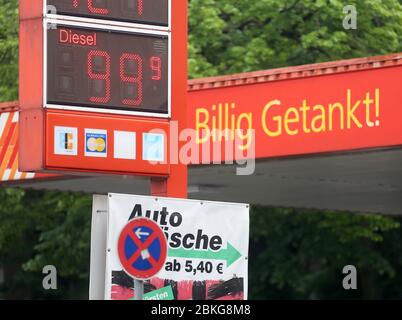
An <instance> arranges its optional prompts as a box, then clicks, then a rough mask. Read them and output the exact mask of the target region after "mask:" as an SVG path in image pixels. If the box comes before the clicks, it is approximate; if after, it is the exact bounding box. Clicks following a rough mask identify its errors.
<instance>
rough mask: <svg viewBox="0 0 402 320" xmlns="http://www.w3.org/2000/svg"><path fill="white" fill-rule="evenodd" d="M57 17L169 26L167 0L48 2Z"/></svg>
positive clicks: (75, 0)
mask: <svg viewBox="0 0 402 320" xmlns="http://www.w3.org/2000/svg"><path fill="white" fill-rule="evenodd" d="M47 4H48V5H51V6H54V7H55V8H56V10H57V15H63V16H67V17H82V18H92V19H103V20H113V21H121V22H128V23H140V24H149V25H157V26H165V27H167V26H168V25H169V5H170V3H169V0H48V1H47Z"/></svg>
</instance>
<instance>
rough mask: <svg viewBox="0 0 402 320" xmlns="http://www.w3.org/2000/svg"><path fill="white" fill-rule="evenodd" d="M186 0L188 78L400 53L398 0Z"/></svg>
mask: <svg viewBox="0 0 402 320" xmlns="http://www.w3.org/2000/svg"><path fill="white" fill-rule="evenodd" d="M352 3H353V4H355V5H356V9H357V13H358V28H357V30H345V29H344V28H343V24H342V22H343V19H344V17H345V15H344V13H343V8H344V6H345V5H346V4H349V2H347V1H346V2H345V1H342V0H313V1H311V0H258V1H256V0H251V1H250V0H248V1H247V0H190V23H189V28H190V45H189V52H190V61H189V66H190V76H191V77H204V76H213V75H220V74H230V73H236V72H246V71H254V70H262V69H268V68H275V67H282V66H290V65H299V64H307V63H316V62H323V61H331V60H338V59H345V58H354V57H363V56H368V55H378V54H389V53H391V52H399V51H402V39H401V34H402V6H401V2H400V1H398V0H365V1H353V2H352Z"/></svg>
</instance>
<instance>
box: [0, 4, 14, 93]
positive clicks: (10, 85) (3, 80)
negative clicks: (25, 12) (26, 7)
mask: <svg viewBox="0 0 402 320" xmlns="http://www.w3.org/2000/svg"><path fill="white" fill-rule="evenodd" d="M17 16H18V5H17V1H15V0H13V1H10V0H0V101H10V100H15V99H17V95H18V85H17V83H18V18H17Z"/></svg>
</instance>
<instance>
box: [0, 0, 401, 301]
mask: <svg viewBox="0 0 402 320" xmlns="http://www.w3.org/2000/svg"><path fill="white" fill-rule="evenodd" d="M347 4H351V3H345V2H343V1H339V0H258V1H257V0H252V1H250V0H189V73H190V74H189V77H190V78H198V77H205V76H213V75H221V74H230V73H236V72H246V71H253V70H262V69H269V68H275V67H281V66H290V65H299V64H306V63H314V62H323V61H332V60H338V59H346V58H354V57H363V56H370V55H378V54H388V53H393V52H401V51H402V0H399V1H398V0H381V1H380V0H365V1H355V2H354V4H355V5H356V7H357V10H358V29H357V30H344V29H343V27H342V21H343V18H344V14H343V8H344V6H345V5H347ZM352 4H353V3H352ZM17 98H18V4H17V0H0V101H10V100H16V99H17ZM90 220H91V197H90V196H89V195H83V194H70V193H58V192H41V191H30V190H27V191H24V190H19V189H0V267H2V268H3V270H4V278H5V281H4V283H3V284H2V285H0V298H4V299H12V298H21V299H43V298H51V299H87V298H88V287H89V281H88V278H89V243H90ZM401 222H402V219H401V218H400V217H388V216H383V215H372V214H351V213H343V212H322V211H320V212H319V211H311V210H299V209H285V208H269V207H258V206H255V207H254V208H253V209H252V214H251V239H250V241H251V243H250V272H249V276H250V280H249V287H250V296H251V298H256V299H285V298H286V299H339V298H350V299H360V298H393V299H397V298H402V290H401V288H402V272H401V270H402V254H401V252H402V241H401V240H402V229H401ZM48 264H52V265H55V266H57V269H58V275H59V282H58V288H59V289H58V290H57V291H44V290H43V289H42V285H41V283H42V276H43V275H42V273H41V271H42V268H43V266H44V265H48ZM348 264H354V265H356V267H357V268H358V271H359V277H358V288H359V290H357V291H345V290H343V288H342V285H341V283H342V278H343V275H342V268H343V266H345V265H348Z"/></svg>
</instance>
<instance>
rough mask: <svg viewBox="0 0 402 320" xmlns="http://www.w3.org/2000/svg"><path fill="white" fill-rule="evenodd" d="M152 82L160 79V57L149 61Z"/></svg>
mask: <svg viewBox="0 0 402 320" xmlns="http://www.w3.org/2000/svg"><path fill="white" fill-rule="evenodd" d="M150 64H151V70H152V72H153V74H152V80H155V81H159V80H160V79H161V78H162V70H161V69H162V60H161V58H160V57H151V59H150Z"/></svg>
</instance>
